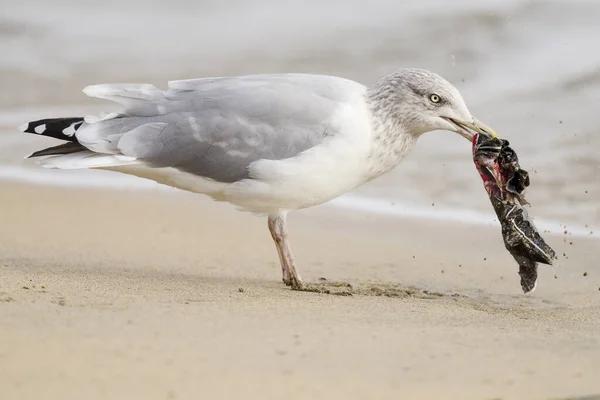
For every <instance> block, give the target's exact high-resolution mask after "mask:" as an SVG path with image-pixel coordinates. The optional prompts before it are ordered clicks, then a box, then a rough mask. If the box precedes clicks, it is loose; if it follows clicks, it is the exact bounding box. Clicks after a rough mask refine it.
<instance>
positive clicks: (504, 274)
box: [0, 183, 600, 399]
mask: <svg viewBox="0 0 600 400" xmlns="http://www.w3.org/2000/svg"><path fill="white" fill-rule="evenodd" d="M0 185H1V186H0V204H1V207H0V225H1V226H2V229H1V230H0V251H1V253H0V274H1V276H2V279H1V281H0V282H1V283H0V321H2V322H1V325H2V329H1V330H0V398H3V399H17V398H20V399H26V398H42V397H43V398H46V399H81V398H86V399H106V398H111V399H131V398H144V399H178V398H206V399H217V398H245V399H250V398H252V399H254V398H256V399H271V398H272V399H280V398H287V399H300V398H312V399H321V398H323V399H324V398H327V399H337V398H340V399H342V398H343V399H349V398H357V399H359V398H378V399H383V398H390V399H392V398H394V399H397V398H461V399H483V398H489V399H491V398H503V399H525V398H527V399H532V398H536V399H544V398H548V399H550V398H561V397H566V396H582V395H590V394H594V393H600V381H598V370H599V369H600V346H599V338H600V337H599V334H598V332H600V291H599V287H600V277H598V276H595V275H596V274H595V273H593V269H592V268H593V267H595V265H596V256H597V254H598V253H597V250H596V248H597V247H596V246H597V241H596V240H591V239H590V240H584V239H578V240H576V241H575V243H574V244H573V245H572V246H570V245H568V246H570V248H571V249H572V250H571V253H572V254H568V256H569V260H564V261H561V262H560V264H561V266H560V267H546V266H541V267H540V280H539V284H538V289H537V291H536V292H535V293H534V295H532V296H529V297H525V296H523V295H522V294H521V293H520V287H519V281H518V275H517V267H516V265H515V264H514V261H512V259H511V258H510V255H508V253H506V252H505V251H504V249H503V244H502V241H501V239H500V236H499V231H497V230H495V229H483V228H473V227H468V226H460V225H456V224H441V225H440V224H431V223H419V222H417V221H406V220H400V219H385V218H381V217H373V216H369V215H366V214H349V213H344V212H341V211H339V210H336V209H332V208H331V207H327V206H323V207H318V208H315V209H312V210H308V211H303V212H300V213H297V214H295V215H293V216H292V217H291V219H290V230H291V235H292V237H291V239H292V240H293V242H292V245H293V247H294V250H295V252H296V256H297V260H298V263H299V266H300V271H301V273H302V274H303V276H304V278H305V279H306V280H307V281H310V282H319V280H320V278H325V279H327V282H347V283H349V284H350V285H351V287H350V288H348V290H349V291H351V292H352V295H351V296H334V295H327V294H318V293H305V292H294V291H291V290H289V289H288V288H286V287H285V286H284V285H283V284H282V283H281V282H280V280H279V279H280V268H279V265H278V262H277V256H276V253H275V249H274V247H273V244H272V243H271V241H270V240H271V239H270V237H269V233H268V230H267V228H266V221H264V220H263V219H262V218H258V217H255V216H252V215H248V214H243V213H239V212H236V211H234V210H233V209H232V208H231V207H230V206H228V205H226V204H218V203H214V202H211V201H208V200H206V199H204V198H202V197H198V196H193V195H188V194H183V193H178V192H175V193H164V192H160V193H159V192H157V193H151V192H150V193H148V192H142V193H137V192H129V191H121V192H119V191H99V190H76V189H64V188H60V189H59V188H51V187H29V186H24V185H17V184H8V183H1V184H0ZM549 241H550V242H551V244H552V245H553V246H555V247H556V249H557V251H559V250H560V251H561V253H562V249H563V244H564V241H563V239H562V238H561V237H550V238H549ZM484 259H485V260H484ZM584 272H589V273H588V274H587V276H583V273H584ZM555 274H556V276H557V278H556V279H555V278H554V275H555Z"/></svg>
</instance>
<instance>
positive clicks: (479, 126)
mask: <svg viewBox="0 0 600 400" xmlns="http://www.w3.org/2000/svg"><path fill="white" fill-rule="evenodd" d="M453 121H454V123H456V124H458V125H461V126H463V127H465V128H469V129H471V130H473V131H475V132H477V133H481V134H482V135H485V136H488V137H491V138H498V134H497V133H496V131H494V130H493V129H492V128H490V127H489V126H487V125H486V124H484V123H483V122H481V121H479V120H477V119H476V118H473V123H469V122H464V121H457V120H453Z"/></svg>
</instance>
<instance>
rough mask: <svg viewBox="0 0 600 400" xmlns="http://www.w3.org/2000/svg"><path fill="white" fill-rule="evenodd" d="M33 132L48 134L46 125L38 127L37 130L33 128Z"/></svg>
mask: <svg viewBox="0 0 600 400" xmlns="http://www.w3.org/2000/svg"><path fill="white" fill-rule="evenodd" d="M33 130H34V131H35V133H38V134H40V135H41V134H42V133H44V132H46V124H41V125H38V126H36V127H35V128H33Z"/></svg>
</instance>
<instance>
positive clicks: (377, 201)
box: [0, 164, 600, 239]
mask: <svg viewBox="0 0 600 400" xmlns="http://www.w3.org/2000/svg"><path fill="white" fill-rule="evenodd" d="M49 172H50V171H48V170H44V169H41V168H37V169H36V168H35V167H23V166H16V165H6V164H4V165H3V164H0V185H1V184H2V182H7V183H9V184H10V183H12V184H25V185H41V186H50V187H65V188H71V189H75V190H77V189H82V190H88V189H107V190H122V189H127V190H141V191H147V190H151V191H155V190H156V191H165V192H166V191H171V192H181V191H179V190H178V189H174V188H171V187H167V186H164V185H159V184H157V183H155V182H153V181H150V180H145V179H140V178H136V177H131V176H127V175H123V174H116V173H113V172H106V171H97V170H96V171H84V173H81V171H77V170H61V171H52V172H50V173H49ZM90 172H91V173H92V174H93V179H90ZM200 196H202V195H200ZM322 206H326V207H332V206H333V207H336V208H339V209H347V210H348V211H351V212H360V213H368V214H373V215H382V216H390V217H392V218H399V219H404V220H416V221H419V220H420V221H434V222H441V223H460V224H466V225H473V226H479V227H488V228H495V229H499V228H500V225H499V224H498V220H497V218H496V216H495V215H494V213H493V209H492V207H491V205H490V211H489V212H487V213H485V212H480V211H477V210H470V209H468V208H462V209H461V208H448V207H437V208H435V207H433V206H431V207H426V206H419V205H416V204H408V203H407V204H403V203H400V202H392V201H389V200H386V199H381V198H375V197H367V196H363V195H355V194H347V195H344V196H341V197H338V198H336V199H334V200H332V201H330V202H329V203H327V204H323V205H322ZM534 221H535V224H536V226H537V228H538V230H539V231H540V233H542V234H543V235H544V236H546V235H552V236H557V237H558V236H564V235H561V233H559V232H563V231H564V230H565V229H566V224H564V225H563V223H560V222H558V221H552V220H546V219H543V218H535V217H534ZM568 232H569V235H570V236H573V237H576V238H590V239H600V235H595V234H593V232H594V230H593V226H583V225H581V226H579V225H577V224H571V223H569V225H568Z"/></svg>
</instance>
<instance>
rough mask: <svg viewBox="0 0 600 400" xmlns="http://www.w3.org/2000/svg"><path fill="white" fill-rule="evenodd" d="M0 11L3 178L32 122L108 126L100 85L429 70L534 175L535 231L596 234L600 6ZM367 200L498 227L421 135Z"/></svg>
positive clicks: (391, 0)
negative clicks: (568, 228)
mask: <svg viewBox="0 0 600 400" xmlns="http://www.w3.org/2000/svg"><path fill="white" fill-rule="evenodd" d="M0 7H1V9H2V10H3V11H2V14H0V54H2V57H0V85H1V86H0V87H2V90H1V91H0V108H1V111H0V146H2V151H0V164H5V165H6V164H11V165H13V166H14V165H26V164H25V163H24V162H23V161H22V156H23V155H24V154H26V153H27V152H28V151H30V150H32V149H35V148H37V147H39V146H40V139H39V138H31V137H27V136H25V135H19V133H18V132H16V129H14V127H15V126H18V125H19V124H21V123H22V122H25V121H27V120H28V119H31V118H43V117H48V116H69V115H80V114H81V113H84V114H91V113H94V112H98V111H99V110H108V111H110V110H111V109H112V108H111V107H112V105H110V104H109V103H101V102H98V101H95V100H92V99H88V98H86V97H85V96H84V95H83V94H82V93H81V92H80V90H81V88H83V87H84V86H86V85H88V84H93V83H106V82H150V83H154V84H156V85H157V86H158V87H163V88H164V87H165V86H166V81H167V80H172V79H185V78H193V77H202V76H223V75H233V74H249V73H262V72H314V73H325V74H335V75H340V76H344V77H347V78H351V79H355V80H358V81H360V82H362V83H365V84H370V83H372V82H374V81H375V80H376V79H378V78H379V77H381V76H382V75H384V74H387V73H389V72H392V71H394V70H395V69H397V68H400V67H407V66H413V67H423V68H428V69H431V70H434V71H436V72H438V73H440V74H441V75H443V76H444V77H446V78H448V79H449V80H450V81H452V82H453V83H455V84H456V85H457V87H458V88H459V89H460V90H461V92H462V93H463V95H464V97H465V99H466V101H467V104H468V105H469V107H470V109H471V112H472V113H473V114H474V115H475V116H477V117H478V118H479V119H481V120H483V121H484V122H486V123H487V124H488V125H491V126H492V127H494V128H495V129H496V130H497V131H498V132H499V133H500V134H501V136H503V137H505V138H507V139H509V140H510V141H511V144H512V145H513V146H514V148H515V149H516V150H517V152H518V154H519V157H520V160H521V164H522V165H523V166H524V167H529V168H531V169H532V186H531V188H530V191H529V194H528V198H529V200H530V201H531V203H532V205H533V207H532V209H531V213H532V214H533V215H534V216H539V217H543V218H546V219H552V220H556V221H560V222H562V223H564V224H567V225H569V224H577V225H579V226H581V227H583V226H584V224H588V225H589V226H590V227H593V226H598V225H600V207H599V204H600V159H599V152H600V136H599V133H600V132H598V128H597V125H598V122H599V121H600V115H599V114H598V111H597V110H598V104H600V103H599V100H600V51H598V50H597V49H598V44H597V43H598V40H600V24H599V23H598V21H600V2H598V1H576V0H564V1H544V0H541V1H525V0H512V1H507V0H486V1H479V2H474V1H471V0H461V1H454V2H448V1H445V0H420V1H418V2H399V1H395V0H371V1H368V2H366V1H359V0H344V1H342V0H329V1H317V0H309V1H307V0H302V1H299V0H294V1H275V0H251V1H246V0H243V1H242V0H236V1H225V0H219V1H217V0H202V1H192V0H176V1H155V2H152V3H151V2H148V1H142V0H120V1H103V2H97V1H89V0H78V1H74V0H52V1H45V0H44V1H42V0H24V1H21V2H18V3H16V2H13V1H9V0H0ZM57 113H58V114H57ZM33 139H37V140H35V141H34V140H33ZM51 143H53V142H51V141H48V144H51ZM41 145H43V144H41ZM5 150H6V151H5ZM48 173H50V172H48ZM58 173H60V171H58ZM357 193H358V194H360V195H364V196H371V197H376V198H378V199H385V200H386V201H389V202H390V204H391V203H392V202H398V203H403V204H420V205H421V206H423V205H431V204H432V203H435V207H440V208H444V209H471V210H475V211H478V212H482V213H487V214H489V216H490V220H492V219H493V211H492V208H491V205H490V204H489V201H488V199H487V196H486V194H485V191H484V189H483V187H482V184H481V181H480V179H479V176H478V175H477V172H476V170H475V168H474V166H473V165H472V161H471V156H470V146H469V144H468V143H467V142H466V141H464V139H462V138H460V137H459V136H458V135H454V134H452V133H449V132H432V133H430V134H427V135H425V136H424V137H423V138H422V139H421V140H420V142H419V144H418V146H417V148H416V149H415V150H414V151H413V152H412V153H411V154H410V155H409V157H408V158H407V159H406V160H405V161H404V162H403V163H402V164H401V166H400V167H399V168H397V169H396V170H395V171H393V172H392V173H390V174H388V175H386V176H384V177H382V178H380V179H377V180H375V181H374V182H372V183H370V184H368V185H365V186H364V187H362V188H360V189H358V191H357Z"/></svg>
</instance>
